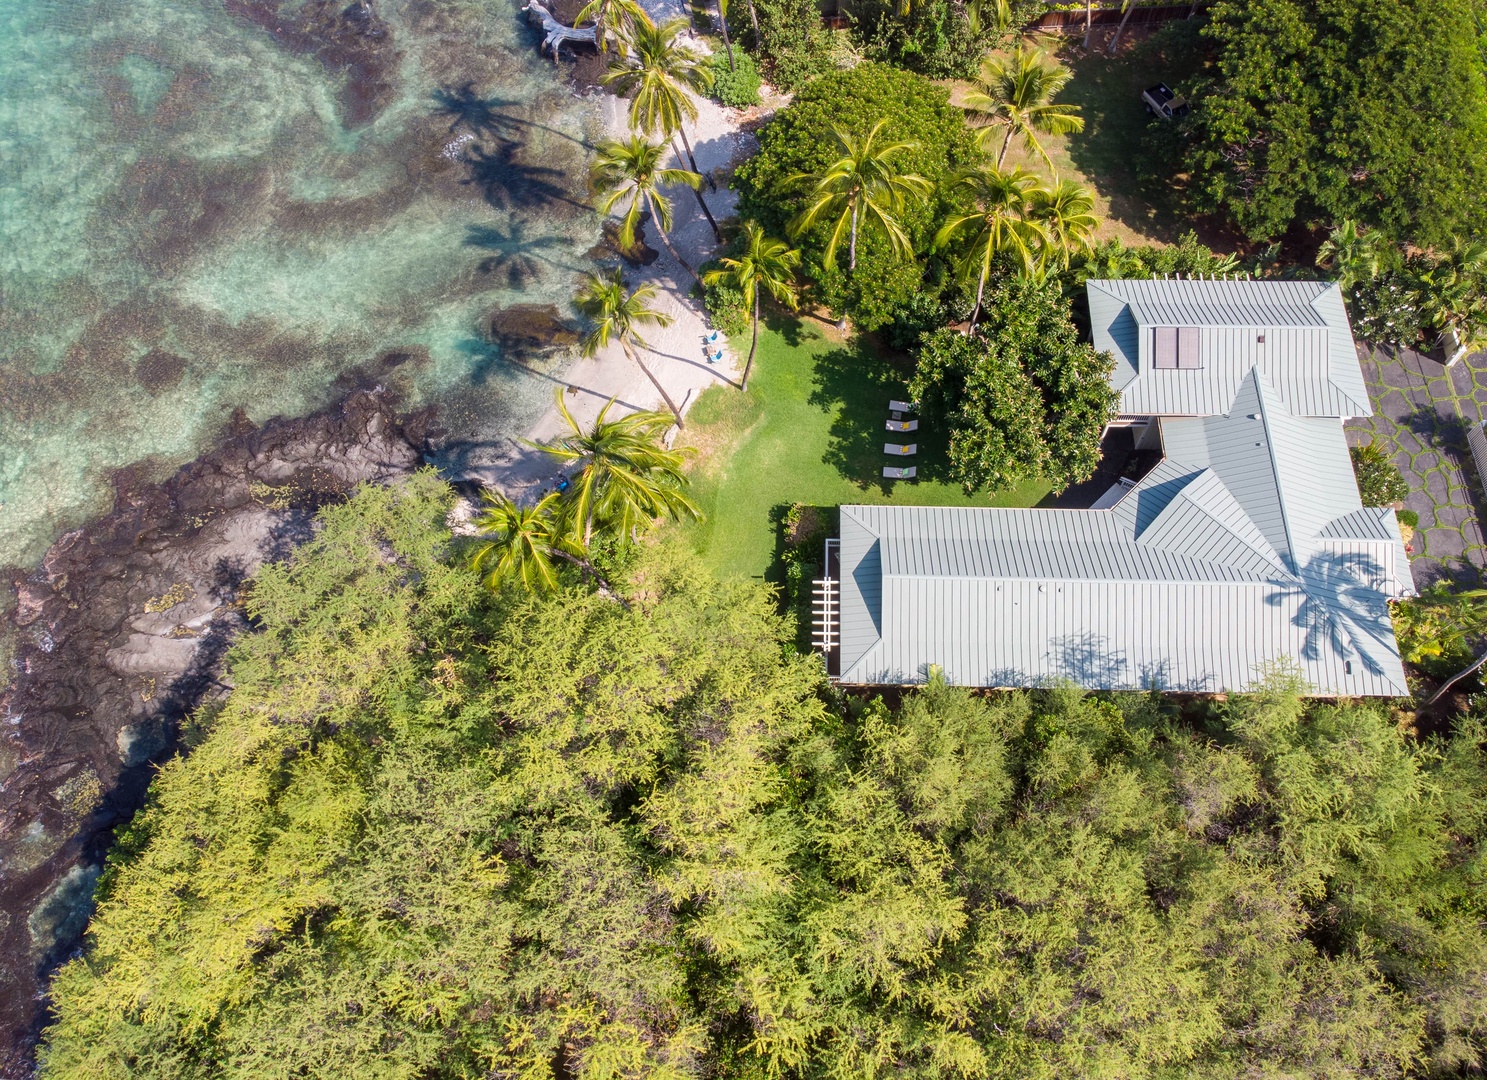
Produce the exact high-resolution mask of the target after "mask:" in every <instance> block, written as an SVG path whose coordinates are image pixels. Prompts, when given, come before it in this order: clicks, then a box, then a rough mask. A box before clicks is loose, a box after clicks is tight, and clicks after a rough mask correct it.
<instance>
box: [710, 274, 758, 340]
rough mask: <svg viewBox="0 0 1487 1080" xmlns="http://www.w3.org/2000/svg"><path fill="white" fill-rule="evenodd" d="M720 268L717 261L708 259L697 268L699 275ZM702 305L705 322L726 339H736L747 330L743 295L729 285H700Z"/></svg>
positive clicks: (747, 317) (747, 314)
mask: <svg viewBox="0 0 1487 1080" xmlns="http://www.w3.org/2000/svg"><path fill="white" fill-rule="evenodd" d="M721 266H722V264H721V263H720V262H718V260H717V259H709V260H708V261H707V262H705V263H703V264H702V265H701V266H699V267H698V268H697V272H698V273H699V274H706V273H707V272H708V271H710V270H716V269H719V268H720V267H721ZM698 287H699V288H700V289H701V290H702V303H703V306H704V307H706V308H707V321H708V323H709V325H711V326H712V327H713V328H714V329H716V330H719V331H721V332H722V333H723V334H725V335H727V336H728V337H737V336H739V335H741V334H745V333H747V332H748V330H749V319H750V314H749V309H748V307H747V306H746V305H745V304H744V298H743V293H742V292H740V291H739V290H738V289H735V288H733V287H732V286H730V285H723V284H718V285H700V286H698Z"/></svg>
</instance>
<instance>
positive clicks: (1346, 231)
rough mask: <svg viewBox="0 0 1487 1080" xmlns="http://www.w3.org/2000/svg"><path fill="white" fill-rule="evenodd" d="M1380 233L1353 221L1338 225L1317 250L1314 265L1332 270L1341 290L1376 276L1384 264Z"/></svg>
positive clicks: (1383, 250)
mask: <svg viewBox="0 0 1487 1080" xmlns="http://www.w3.org/2000/svg"><path fill="white" fill-rule="evenodd" d="M1379 241H1380V237H1379V234H1378V233H1376V232H1369V231H1366V230H1364V229H1361V228H1359V227H1358V223H1357V222H1356V221H1352V220H1348V221H1344V222H1343V223H1342V224H1341V225H1338V226H1337V227H1336V228H1335V229H1333V230H1332V232H1331V233H1330V234H1329V235H1328V237H1327V239H1326V240H1324V241H1323V242H1322V246H1321V247H1319V248H1317V265H1318V266H1320V267H1322V268H1323V269H1326V270H1331V271H1332V273H1333V274H1334V275H1335V276H1336V278H1337V283H1338V285H1339V286H1341V287H1342V289H1343V291H1344V292H1346V291H1347V290H1349V289H1351V288H1352V287H1353V286H1354V285H1356V284H1358V283H1359V282H1361V281H1368V280H1370V279H1372V278H1374V277H1377V276H1378V274H1379V271H1381V270H1382V269H1383V265H1384V255H1385V249H1384V246H1383V245H1381V244H1380V242H1379Z"/></svg>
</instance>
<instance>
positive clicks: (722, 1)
mask: <svg viewBox="0 0 1487 1080" xmlns="http://www.w3.org/2000/svg"><path fill="white" fill-rule="evenodd" d="M718 25H719V26H721V27H722V28H723V48H725V49H727V50H728V70H729V71H737V70H738V67H737V66H736V65H735V64H734V63H733V42H731V41H729V40H728V0H718Z"/></svg>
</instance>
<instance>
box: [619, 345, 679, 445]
mask: <svg viewBox="0 0 1487 1080" xmlns="http://www.w3.org/2000/svg"><path fill="white" fill-rule="evenodd" d="M624 347H625V354H626V355H627V356H629V357H630V359H631V360H634V361H635V364H636V366H637V367H639V368H640V370H641V371H643V372H645V377H646V378H647V379H649V380H650V381H651V385H652V386H654V387H655V388H656V392H657V393H659V394H660V395H661V400H662V401H664V402H666V407H667V408H668V409H670V410H671V415H672V416H674V417H676V426H677V427H678V428H681V429H683V430H685V429H686V426H687V425H686V424H684V423H682V411H681V410H680V409H678V408H677V407H676V402H674V401H672V400H671V395H670V394H668V393H667V392H666V387H664V386H662V385H661V380H659V379H657V378H656V376H655V375H654V374H652V373H651V369H650V368H648V367H646V366H645V361H644V360H642V359H640V354H639V353H637V352H636V351H635V350H634V349H632V348H630V345H629V343H628V342H626V343H625V346H624Z"/></svg>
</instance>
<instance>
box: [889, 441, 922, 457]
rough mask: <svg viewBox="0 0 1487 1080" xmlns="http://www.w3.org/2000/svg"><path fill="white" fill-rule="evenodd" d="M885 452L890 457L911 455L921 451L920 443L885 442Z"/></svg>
mask: <svg viewBox="0 0 1487 1080" xmlns="http://www.w3.org/2000/svg"><path fill="white" fill-rule="evenodd" d="M883 453H885V454H887V455H888V456H889V457H909V456H910V455H912V454H917V453H919V444H918V443H893V442H891V443H884V444H883Z"/></svg>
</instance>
